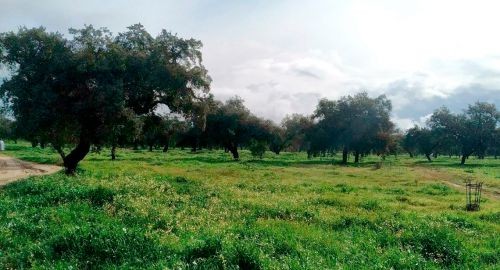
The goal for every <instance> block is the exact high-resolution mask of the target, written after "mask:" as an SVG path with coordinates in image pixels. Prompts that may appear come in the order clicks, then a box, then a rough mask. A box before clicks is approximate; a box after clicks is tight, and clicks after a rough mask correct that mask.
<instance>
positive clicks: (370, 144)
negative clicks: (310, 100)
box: [314, 92, 394, 164]
mask: <svg viewBox="0 0 500 270" xmlns="http://www.w3.org/2000/svg"><path fill="white" fill-rule="evenodd" d="M391 109H392V105H391V102H390V100H388V99H387V98H386V97H385V96H384V95H381V96H379V97H376V98H370V97H369V96H368V94H367V93H365V92H363V93H359V94H356V95H354V96H346V97H342V98H341V99H339V100H337V101H330V100H326V99H323V100H321V101H320V102H319V104H318V106H317V108H316V112H315V114H314V117H315V118H316V119H318V121H319V122H318V125H319V126H322V129H323V130H324V131H326V132H327V134H328V138H327V141H328V144H327V145H325V147H331V148H337V147H340V148H341V149H342V163H344V164H346V163H347V156H348V154H349V152H351V151H352V152H353V153H354V158H355V160H354V161H355V162H356V163H357V162H359V157H360V155H361V154H364V153H368V152H370V151H371V150H373V149H374V147H375V145H376V142H377V143H380V142H381V141H380V140H378V141H377V138H379V137H381V136H382V134H384V133H388V134H391V133H393V129H394V124H393V123H392V122H391V121H390V111H391ZM378 147H381V146H380V145H378Z"/></svg>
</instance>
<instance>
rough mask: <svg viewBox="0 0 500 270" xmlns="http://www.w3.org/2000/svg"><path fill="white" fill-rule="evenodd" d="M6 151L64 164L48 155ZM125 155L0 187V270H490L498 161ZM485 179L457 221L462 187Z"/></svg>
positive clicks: (494, 256) (498, 222) (497, 233)
mask: <svg viewBox="0 0 500 270" xmlns="http://www.w3.org/2000/svg"><path fill="white" fill-rule="evenodd" d="M9 147H10V148H8V149H7V151H6V152H4V154H6V155H10V156H15V157H18V158H20V159H23V160H29V161H35V162H40V163H58V162H60V159H59V157H58V155H57V154H56V153H55V152H54V151H53V150H51V149H50V148H46V149H40V148H31V147H30V146H28V144H26V143H22V142H20V143H19V144H17V145H12V144H10V145H9ZM340 158H341V157H340V156H333V157H318V158H314V159H307V156H306V154H305V153H282V154H280V155H274V154H272V153H270V152H266V154H265V156H264V158H263V159H253V158H252V157H251V156H250V154H249V152H247V151H242V158H241V160H240V161H233V160H232V159H231V156H230V154H228V153H224V151H215V150H214V151H209V150H203V151H200V152H197V153H191V152H190V151H189V150H188V149H186V150H181V149H173V150H171V151H169V152H168V153H166V154H165V153H162V152H161V150H155V151H153V152H148V151H146V150H138V151H134V150H127V149H119V151H118V153H117V160H115V161H111V160H110V157H109V151H108V150H105V151H102V152H101V153H91V154H89V155H88V156H87V157H86V159H85V160H84V161H83V162H82V163H81V166H80V167H79V169H78V171H77V175H76V176H66V175H65V174H64V173H62V172H60V173H57V174H54V175H49V176H39V177H30V178H28V179H26V180H22V181H18V182H15V183H12V184H9V185H7V186H4V187H2V188H0V268H1V269H9V268H12V269H21V268H35V269H85V268H86V269H95V268H98V269H117V268H120V269H123V268H124V269H131V268H149V269H390V268H393V269H498V268H500V261H499V260H500V200H499V196H500V160H495V159H493V158H487V159H484V160H478V159H475V158H470V159H469V160H468V161H467V164H466V165H465V166H459V165H458V164H459V159H458V158H456V157H452V158H449V157H438V158H437V159H436V160H435V161H434V162H432V163H428V162H426V161H425V158H424V157H416V158H413V159H410V158H409V157H407V156H405V155H402V156H398V157H393V156H391V157H387V158H386V160H385V161H382V160H381V159H380V157H377V156H369V157H365V158H363V159H362V161H361V163H360V164H359V165H354V164H351V165H348V166H341V165H339V164H338V163H337V162H338V161H339V160H340ZM469 178H470V179H473V180H479V181H483V182H484V183H485V188H484V189H485V190H484V196H483V200H482V204H481V210H480V211H478V212H467V211H465V188H464V187H463V182H464V180H465V179H469Z"/></svg>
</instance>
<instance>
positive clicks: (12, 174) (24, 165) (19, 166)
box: [0, 155, 62, 186]
mask: <svg viewBox="0 0 500 270" xmlns="http://www.w3.org/2000/svg"><path fill="white" fill-rule="evenodd" d="M61 169H62V168H61V167H59V166H55V165H45V164H37V163H32V162H26V161H22V160H19V159H15V158H12V157H8V156H3V155H0V186H3V185H6V184H8V183H10V182H14V181H16V180H19V179H22V178H26V177H28V176H32V175H42V174H51V173H55V172H57V171H59V170H61Z"/></svg>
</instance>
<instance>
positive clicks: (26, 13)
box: [0, 0, 500, 127]
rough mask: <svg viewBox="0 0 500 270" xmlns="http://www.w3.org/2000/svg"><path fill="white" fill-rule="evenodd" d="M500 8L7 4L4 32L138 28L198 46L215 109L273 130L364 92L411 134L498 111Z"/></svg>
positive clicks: (481, 3) (477, 4) (442, 4)
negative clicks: (289, 118) (487, 109)
mask: <svg viewBox="0 0 500 270" xmlns="http://www.w3.org/2000/svg"><path fill="white" fill-rule="evenodd" d="M450 6H453V9H450ZM499 8H500V4H499V3H497V2H494V1H485V0H477V1H474V2H467V1H464V2H457V1H452V0H443V1H439V3H436V1H431V0H422V1H414V2H404V3H402V2H400V1H376V2H375V1H357V0H355V1H328V0H318V1H314V2H313V1H309V2H307V1H306V2H304V1H299V0H290V1H263V0H256V1H247V2H245V1H200V0H193V1H173V0H167V1H159V0H151V1H148V3H147V4H144V3H139V2H135V1H127V0H125V1H118V0H109V1H105V2H103V1H97V0H88V1H76V2H75V1H73V2H68V1H62V0H50V1H43V2H41V1H28V0H19V1H12V0H7V1H3V2H2V10H5V12H4V13H3V14H2V16H0V32H4V31H10V30H15V29H16V28H17V27H18V26H20V25H26V26H28V27H34V26H39V25H44V26H46V27H47V28H48V29H49V30H51V31H60V32H63V33H66V31H67V29H68V28H69V27H77V28H78V27H82V26H83V25H84V24H94V25H96V26H106V27H109V28H110V30H111V31H113V32H114V33H116V32H120V31H123V30H125V27H126V26H128V25H131V24H134V23H137V22H141V23H142V24H143V25H145V26H146V28H147V29H148V31H150V32H151V33H153V34H155V33H158V32H159V31H160V29H163V28H165V29H167V30H171V31H173V32H174V33H179V35H180V36H181V37H193V38H196V39H200V40H202V41H203V44H204V47H203V57H204V63H205V66H206V67H207V68H208V70H209V74H210V76H211V77H212V78H213V83H212V92H213V93H214V95H215V97H216V98H218V99H222V100H224V99H227V98H229V97H232V96H235V95H239V96H241V97H242V98H244V99H245V100H246V105H247V106H248V107H249V108H250V109H251V110H252V111H253V112H255V113H256V114H257V115H259V116H262V117H266V118H270V119H273V120H274V121H276V122H279V121H280V120H281V118H282V117H284V116H285V115H286V114H290V113H294V112H297V113H303V114H309V113H312V112H313V111H314V109H315V106H316V104H317V101H318V100H319V99H320V98H329V99H337V98H339V97H341V96H344V95H348V94H354V93H356V92H359V91H361V90H364V91H367V92H368V94H369V95H371V96H377V95H380V94H387V96H388V97H389V98H390V99H391V100H392V102H393V105H394V106H393V107H394V112H393V115H394V121H395V122H397V123H398V125H399V126H400V127H407V126H409V125H410V124H413V123H421V122H422V119H421V118H422V117H424V116H426V115H428V114H429V113H432V111H433V110H434V109H436V108H437V107H439V106H441V105H446V106H448V107H450V109H452V110H455V111H460V110H461V109H463V108H465V107H466V106H467V104H469V103H471V102H474V101H477V100H482V101H489V102H493V103H495V104H497V105H498V106H499V107H500V104H499V101H498V99H499V98H498V96H500V92H499V89H500V36H498V35H493V34H492V33H495V32H496V30H497V29H496V26H497V25H498V24H499V23H500V17H499V16H497V15H498V14H497V13H498V12H497V10H498V9H499ZM165 14H167V16H166V15H165ZM443 14H444V15H443ZM464 18H467V20H464ZM0 72H1V71H0ZM0 76H1V74H0Z"/></svg>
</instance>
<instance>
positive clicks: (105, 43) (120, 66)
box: [0, 24, 210, 173]
mask: <svg viewBox="0 0 500 270" xmlns="http://www.w3.org/2000/svg"><path fill="white" fill-rule="evenodd" d="M69 32H70V35H71V38H70V39H68V38H65V37H64V36H63V35H61V34H59V33H53V32H48V31H47V30H46V29H45V28H43V27H40V28H32V29H28V28H24V27H23V28H20V29H19V30H18V31H17V32H7V33H2V34H0V50H1V51H0V64H1V66H3V67H7V68H9V70H10V71H11V73H12V76H11V77H10V78H9V79H7V80H5V81H4V83H3V84H2V85H1V86H0V94H1V95H2V96H3V97H4V99H5V100H6V101H7V102H9V103H10V104H12V111H13V114H14V116H15V118H16V120H17V122H18V125H19V126H21V127H23V128H22V132H23V133H24V134H26V135H27V136H37V137H41V138H43V139H44V140H46V141H48V142H50V143H51V144H52V145H53V146H54V147H55V148H56V149H57V151H58V152H59V153H60V154H61V156H62V158H63V161H64V166H65V167H66V170H67V172H68V173H73V172H74V170H75V168H76V165H77V164H78V162H79V161H80V160H82V159H83V158H84V157H85V155H86V154H87V153H88V152H89V149H90V145H91V144H103V143H105V140H106V138H109V136H107V135H108V132H107V130H109V129H110V127H112V126H114V125H116V123H119V122H120V121H118V118H120V117H122V116H123V114H124V112H125V111H127V113H130V112H133V113H134V114H136V115H143V114H147V113H152V112H154V110H155V109H156V108H157V106H158V105H160V104H164V105H166V106H167V107H168V108H169V110H170V111H172V112H179V113H188V112H189V111H190V110H191V109H192V108H193V103H195V102H196V100H197V99H199V98H200V97H202V96H203V95H205V94H206V93H207V92H208V91H209V86H210V77H209V76H208V73H207V70H206V69H205V67H204V66H203V65H202V55H201V51H200V49H201V46H202V44H201V42H200V41H197V40H194V39H183V38H180V37H178V36H176V35H173V34H171V33H170V32H167V31H166V30H162V31H161V33H160V34H159V35H157V36H156V37H153V36H151V35H150V34H149V33H148V32H147V31H146V30H145V29H144V27H143V26H142V25H140V24H136V25H132V26H130V27H129V28H128V30H127V31H125V32H123V33H119V34H118V35H113V34H112V33H110V32H109V31H108V30H107V29H106V28H94V27H93V26H92V25H88V26H85V27H84V28H82V29H70V31H69ZM73 144H74V145H76V147H75V148H74V149H73V150H71V151H70V152H69V154H66V153H65V152H64V147H65V146H66V145H73Z"/></svg>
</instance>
